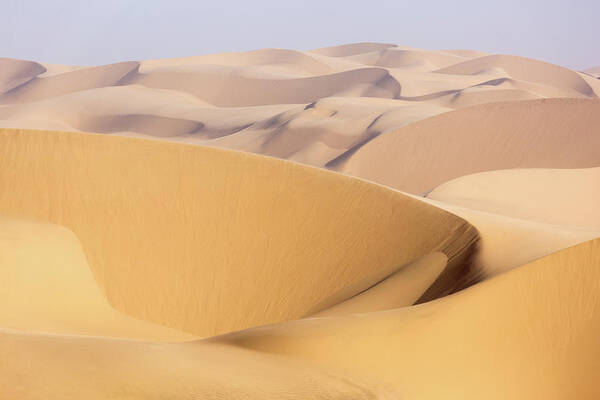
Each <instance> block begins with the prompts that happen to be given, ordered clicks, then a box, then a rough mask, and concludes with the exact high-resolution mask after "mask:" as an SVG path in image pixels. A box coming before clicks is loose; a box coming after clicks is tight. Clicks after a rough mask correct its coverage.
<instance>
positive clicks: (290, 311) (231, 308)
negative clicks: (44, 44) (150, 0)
mask: <svg viewBox="0 0 600 400" xmlns="http://www.w3.org/2000/svg"><path fill="white" fill-rule="evenodd" d="M599 76H600V73H599V72H598V70H597V68H590V69H587V70H584V71H582V72H578V71H573V70H570V69H567V68H564V67H561V66H557V65H553V64H549V63H545V62H542V61H538V60H533V59H528V58H524V57H517V56H511V55H497V54H487V53H484V52H479V51H475V50H462V49H453V50H423V49H415V48H410V47H405V46H397V45H394V44H385V43H355V44H348V45H342V46H334V47H327V48H321V49H316V50H311V51H296V50H287V49H262V50H255V51H249V52H243V53H223V54H214V55H202V56H195V57H186V58H176V59H165V60H146V61H125V62H121V63H116V64H111V65H103V66H69V65H52V64H46V63H38V62H35V61H27V60H14V59H6V58H4V59H0V399H4V398H6V399H11V400H13V399H15V400H37V399H40V398H43V399H48V400H64V399H73V398H84V399H98V400H100V399H128V400H133V399H136V400H142V399H144V400H146V399H148V400H149V399H157V400H158V399H181V400H184V399H190V400H191V399H215V400H222V399H357V400H358V399H400V398H401V399H415V400H416V399H432V400H433V399H442V398H447V399H521V398H523V399H534V398H535V399H537V398H543V399H556V400H560V399H571V398H572V399H582V400H588V399H589V400H594V399H598V398H600V387H598V384H597V382H598V381H599V380H600V366H599V365H598V361H597V360H598V358H599V357H600V343H599V342H598V340H597V338H598V336H599V335H600V312H599V310H600V304H598V299H600V296H599V293H600V284H599V283H598V282H600V275H599V274H600V208H599V207H598V205H600V99H599V98H598V96H599V95H600V80H599V79H597V78H598V77H599Z"/></svg>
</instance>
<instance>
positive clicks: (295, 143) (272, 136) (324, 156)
mask: <svg viewBox="0 0 600 400" xmlns="http://www.w3.org/2000/svg"><path fill="white" fill-rule="evenodd" d="M449 110H450V109H448V108H443V107H438V106H433V105H424V104H414V103H410V102H403V101H399V100H389V99H375V98H371V99H366V98H345V97H339V98H325V99H321V100H319V101H317V102H315V103H312V104H309V105H307V106H303V107H298V108H296V109H293V110H290V111H288V112H285V113H281V114H279V115H276V116H274V117H273V118H271V119H268V120H264V121H258V122H256V123H255V124H253V125H251V126H249V127H247V128H245V129H243V130H240V131H238V132H236V133H234V134H231V135H222V136H221V137H219V138H217V139H214V140H212V141H210V142H207V144H210V145H212V146H217V147H227V148H232V149H236V150H243V151H249V152H253V153H260V154H265V155H269V156H274V157H279V158H287V159H290V160H296V161H301V162H304V163H306V164H311V165H316V166H325V165H326V164H327V163H328V162H330V161H332V160H334V159H336V158H337V157H339V156H340V155H342V154H344V153H346V152H347V151H349V150H351V149H353V148H356V147H360V146H362V145H363V144H364V143H365V142H367V141H369V140H371V139H372V138H374V137H376V136H377V135H380V134H382V133H385V132H386V131H388V130H391V129H393V128H394V127H398V126H404V125H408V124H409V123H411V122H413V121H414V120H419V119H422V118H427V117H428V116H432V115H436V114H439V113H441V112H446V111H449ZM315 146H320V147H317V148H315ZM311 149H314V150H315V151H312V150H311Z"/></svg>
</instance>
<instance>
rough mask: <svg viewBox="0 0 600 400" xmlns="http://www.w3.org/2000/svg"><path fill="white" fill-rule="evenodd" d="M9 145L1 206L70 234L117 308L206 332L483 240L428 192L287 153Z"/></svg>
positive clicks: (65, 137) (8, 139) (299, 311)
mask: <svg viewBox="0 0 600 400" xmlns="http://www.w3.org/2000/svg"><path fill="white" fill-rule="evenodd" d="M0 148H1V149H2V154H3V156H2V158H1V161H0V162H1V167H0V193H1V194H0V213H4V214H9V215H14V216H18V217H26V218H32V219H37V220H43V221H49V222H52V223H57V224H61V225H64V226H66V227H68V228H70V229H71V230H72V231H73V232H75V234H76V235H77V237H78V238H79V239H80V240H81V243H82V245H83V248H84V251H85V254H86V256H87V259H88V261H89V264H90V267H91V269H92V271H93V272H94V275H95V277H96V279H97V280H98V282H99V284H100V286H101V287H102V289H103V290H104V292H105V293H106V295H107V296H108V299H109V300H110V302H111V304H112V305H113V306H115V307H116V308H117V309H119V310H122V311H125V312H127V313H128V314H130V315H133V316H135V317H139V318H143V319H146V320H150V321H154V322H157V323H161V324H164V325H166V326H170V327H173V328H177V329H182V330H185V331H188V332H192V333H195V334H198V335H211V334H215V333H220V332H227V331H231V330H234V329H242V328H246V327H248V326H253V325H259V324H264V323H269V322H277V321H282V320H288V319H293V318H298V317H302V316H304V315H306V314H311V313H314V312H318V311H320V310H322V309H324V308H327V307H329V306H332V305H334V304H336V303H337V302H339V301H342V300H345V299H347V298H349V297H351V296H353V295H355V294H357V293H359V292H361V291H363V290H364V289H366V288H368V287H370V286H372V285H373V284H375V283H377V282H378V281H380V280H382V279H383V278H385V277H387V276H388V275H390V274H391V273H393V272H395V271H396V270H398V269H399V268H400V267H401V266H402V265H404V264H406V263H407V262H409V261H412V260H413V259H415V258H417V257H420V256H423V255H425V254H428V253H430V252H432V251H441V252H444V253H445V254H446V255H447V256H448V257H449V258H450V262H449V268H447V269H446V270H445V272H444V274H453V273H457V268H459V265H456V264H457V263H456V262H455V261H457V260H459V259H460V258H461V257H463V254H464V252H465V251H466V250H467V249H468V248H469V247H470V246H471V245H472V243H473V242H474V240H475V239H476V233H475V231H474V230H473V229H472V228H471V227H470V225H468V224H467V223H465V222H464V221H463V220H461V219H460V218H458V217H455V216H453V215H451V214H449V213H447V212H445V211H442V210H440V209H437V208H435V207H432V206H429V205H427V204H424V203H422V202H420V201H418V200H415V199H412V198H410V197H407V196H404V195H402V194H400V193H397V192H393V191H389V190H387V189H385V188H383V187H380V186H376V185H373V184H369V183H367V182H363V181H359V180H355V179H352V178H348V177H343V176H340V175H337V174H334V173H331V172H327V171H324V170H318V169H312V168H307V167H302V166H300V165H297V164H293V163H289V162H285V161H281V160H277V159H271V158H262V157H258V156H252V155H249V154H244V153H238V152H231V151H225V150H219V149H211V148H204V147H199V146H188V145H181V144H175V143H164V142H159V141H148V140H139V139H130V138H121V137H112V136H103V135H88V134H77V133H61V132H43V131H22V130H21V131H19V130H2V131H0ZM259 288H260V289H259ZM432 290H439V291H441V290H442V288H441V287H435V288H434V289H432ZM209 310H210V311H209Z"/></svg>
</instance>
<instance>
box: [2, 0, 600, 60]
mask: <svg viewBox="0 0 600 400" xmlns="http://www.w3.org/2000/svg"><path fill="white" fill-rule="evenodd" d="M0 7H1V8H0V11H1V17H0V35H1V36H0V56H2V57H13V58H23V59H32V60H37V61H45V62H51V63H62V64H106V63H111V62H115V61H122V60H137V59H153V58H166V57H178V56H190V55H199V54H208V53H216V52H225V51H241V50H251V49H257V48H265V47H283V48H293V49H299V50H308V49H311V48H317V47H323V46H329V45H336V44H344V43H351V42H362V41H372V42H386V43H396V44H401V45H406V46H412V47H418V48H428V49H448V48H452V49H456V48H468V49H476V50H483V51H488V52H492V53H504V54H516V55H522V56H528V57H532V58H538V59H541V60H545V61H549V62H553V63H557V64H561V65H565V66H568V67H571V68H576V69H583V68H588V67H592V66H596V65H600V0H563V1H556V0H520V1H519V0H500V1H494V2H491V1H486V0H473V1H472V0H465V1H461V0H454V1H452V0H448V1H427V0H411V1H400V0H393V1H392V0H360V1H354V0H343V1H341V0H331V1H327V0H319V1H317V0H293V1H286V0H215V1H203V0H195V1H194V0H102V1H86V0H0Z"/></svg>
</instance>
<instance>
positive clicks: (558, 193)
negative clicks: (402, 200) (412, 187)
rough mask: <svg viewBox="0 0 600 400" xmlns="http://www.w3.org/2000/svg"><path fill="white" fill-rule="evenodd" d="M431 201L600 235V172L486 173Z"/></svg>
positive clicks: (439, 191) (441, 190)
mask: <svg viewBox="0 0 600 400" xmlns="http://www.w3.org/2000/svg"><path fill="white" fill-rule="evenodd" d="M427 197H429V198H431V199H435V200H440V201H443V202H446V203H451V204H456V205H459V206H461V207H464V208H469V209H474V210H482V211H487V212H491V213H494V214H500V215H507V216H511V217H516V218H521V219H528V220H534V221H540V222H545V223H548V224H552V225H562V226H571V227H588V228H593V229H598V230H600V209H599V208H598V199H600V168H590V169H517V170H502V171H490V172H482V173H479V174H475V175H468V176H464V177H461V178H457V179H455V180H452V181H450V182H447V183H445V184H443V185H441V186H439V187H437V188H435V189H434V190H433V191H432V192H431V193H429V194H428V195H427ZM575 204H576V205H577V206H576V207H574V205H575Z"/></svg>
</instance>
